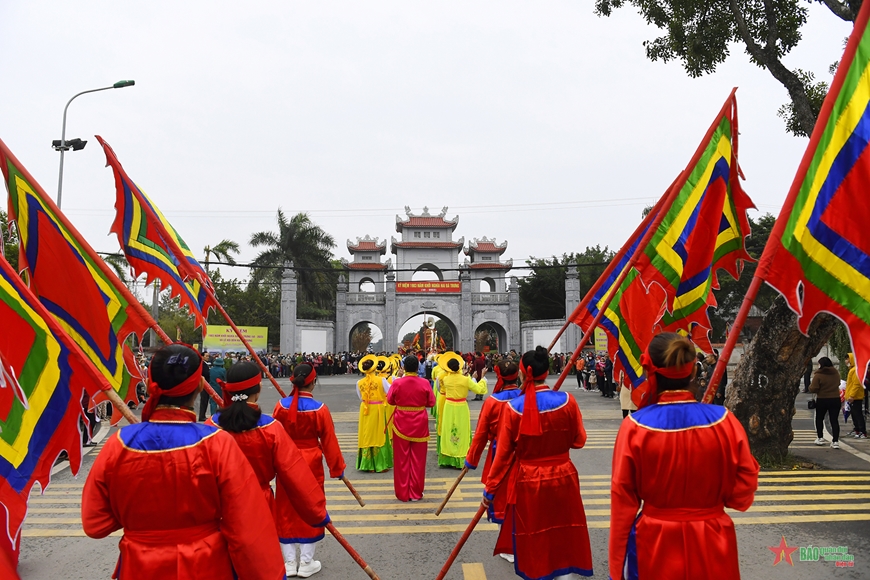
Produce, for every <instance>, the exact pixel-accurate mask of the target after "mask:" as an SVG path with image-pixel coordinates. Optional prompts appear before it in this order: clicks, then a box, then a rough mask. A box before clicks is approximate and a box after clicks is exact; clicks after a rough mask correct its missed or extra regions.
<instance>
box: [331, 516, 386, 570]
mask: <svg viewBox="0 0 870 580" xmlns="http://www.w3.org/2000/svg"><path fill="white" fill-rule="evenodd" d="M326 529H327V530H329V533H330V534H332V537H333V538H335V539H336V541H337V542H338V543H339V544H341V547H342V548H344V549H345V550H346V551H347V553H348V554H350V557H351V558H353V561H354V562H356V563H357V564H359V567H360V568H362V569H363V572H365V573H366V574H368V576H369V578H371V579H372V580H381V579H380V577H378V575H377V574H375V571H374V570H372V567H371V566H369V565H368V564H366V561H365V560H363V559H362V556H360V555H359V554H357V551H356V550H354V549H353V546H351V545H350V544H349V543H348V541H347V540H345V539H344V536H342V535H341V534H340V533H339V532H338V530H336V529H335V526H334V525H332V522H329V523H328V524H326Z"/></svg>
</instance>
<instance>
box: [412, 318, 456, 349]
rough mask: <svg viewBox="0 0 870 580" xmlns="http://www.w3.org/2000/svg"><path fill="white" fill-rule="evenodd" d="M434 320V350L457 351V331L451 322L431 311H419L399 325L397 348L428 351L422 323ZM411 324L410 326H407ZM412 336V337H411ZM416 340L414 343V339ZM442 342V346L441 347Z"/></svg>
mask: <svg viewBox="0 0 870 580" xmlns="http://www.w3.org/2000/svg"><path fill="white" fill-rule="evenodd" d="M429 318H432V319H434V323H435V324H434V329H433V330H434V331H435V334H434V337H435V342H436V348H437V349H438V350H439V351H441V350H457V349H458V348H459V331H458V329H457V327H456V325H455V324H454V323H453V321H452V320H450V319H449V318H447V317H446V316H444V315H443V314H441V313H439V312H434V311H431V310H427V311H419V312H416V313H414V314H413V315H412V316H409V317H408V318H406V319H405V321H404V322H403V323H402V324H401V325H399V329H398V331H399V332H398V334H399V336H398V337H397V339H398V340H397V342H398V346H399V347H401V348H403V349H410V350H412V351H416V350H423V351H426V350H428V349H427V347H428V346H429V345H428V344H427V343H426V340H427V339H426V337H425V336H423V332H424V323H425V322H426V321H427V320H428V319H429ZM409 323H412V324H409ZM411 335H414V336H411ZM415 338H416V343H415V342H414V339H415ZM442 341H443V346H442V345H441V344H442Z"/></svg>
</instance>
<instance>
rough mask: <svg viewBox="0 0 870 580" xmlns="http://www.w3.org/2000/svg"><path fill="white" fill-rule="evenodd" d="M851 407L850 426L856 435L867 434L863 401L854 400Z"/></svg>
mask: <svg viewBox="0 0 870 580" xmlns="http://www.w3.org/2000/svg"><path fill="white" fill-rule="evenodd" d="M851 405H852V425H854V426H855V432H856V433H863V434H864V435H866V434H867V423H866V421H865V420H864V399H855V400H854V401H852V403H851Z"/></svg>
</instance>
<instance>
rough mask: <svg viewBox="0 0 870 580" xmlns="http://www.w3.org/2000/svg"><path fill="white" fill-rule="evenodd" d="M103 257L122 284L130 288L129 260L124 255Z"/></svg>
mask: <svg viewBox="0 0 870 580" xmlns="http://www.w3.org/2000/svg"><path fill="white" fill-rule="evenodd" d="M102 257H103V261H104V262H105V263H106V264H108V265H109V267H110V268H111V269H112V270H114V272H115V274H117V275H118V278H120V279H121V282H123V283H124V285H125V286H129V285H130V276H129V274H130V264H128V263H127V258H125V257H124V254H103V255H102Z"/></svg>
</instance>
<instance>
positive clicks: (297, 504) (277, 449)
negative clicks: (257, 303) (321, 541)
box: [206, 362, 329, 576]
mask: <svg viewBox="0 0 870 580" xmlns="http://www.w3.org/2000/svg"><path fill="white" fill-rule="evenodd" d="M260 376H261V373H260V368H259V367H258V366H257V365H255V364H254V363H252V362H241V363H239V364H236V365H233V366H232V368H231V369H230V372H229V373H227V381H226V382H224V381H223V380H220V387H221V391H222V393H223V398H224V406H223V408H222V409H221V410H220V411H219V412H217V413H215V414H214V415H212V416H211V417H209V419H208V421H206V423H207V424H210V425H215V426H217V427H220V428H221V429H223V430H225V431H227V432H228V433H229V434H230V435H232V436H233V438H234V439H235V440H236V443H237V444H238V445H239V448H240V449H241V450H242V453H244V454H245V457H247V458H248V461H249V462H250V463H251V467H252V468H253V469H254V473H255V474H256V476H257V480H258V481H259V482H260V488H261V489H262V490H263V496H264V497H265V498H266V502H267V503H268V504H269V507H270V508H271V510H272V516H273V518H276V519H277V511H276V509H275V494H274V493H272V485H271V483H272V480H273V479H275V478H276V477H277V478H278V481H279V482H280V484H281V486H282V487H283V488H284V490H285V491H287V492H288V495H289V497H290V498H292V501H293V508H294V509H295V510H296V513H298V514H299V516H300V517H301V518H302V519H303V520H304V521H305V523H307V524H308V525H310V526H312V527H315V528H322V527H324V526H325V525H326V524H327V523H329V515H328V514H327V513H326V496H325V495H324V493H323V489H322V488H321V487H320V484H319V483H318V482H317V480H316V479H314V474H313V473H311V469H309V467H308V464H307V463H305V458H303V457H302V453H300V451H299V448H298V447H296V444H295V443H293V440H292V439H290V437H289V436H288V435H287V432H286V431H285V430H284V427H283V426H282V425H281V424H280V423H278V422H277V421H276V420H275V419H273V418H272V417H270V416H268V415H264V414H263V413H262V411H261V410H260V406H259V405H258V404H257V400H258V399H259V398H260V388H261V387H260V380H261V379H260ZM276 523H277V522H276ZM285 569H286V572H287V576H296V574H297V567H296V562H292V566H291V563H289V562H288V563H286V565H285Z"/></svg>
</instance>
